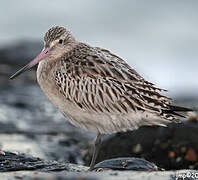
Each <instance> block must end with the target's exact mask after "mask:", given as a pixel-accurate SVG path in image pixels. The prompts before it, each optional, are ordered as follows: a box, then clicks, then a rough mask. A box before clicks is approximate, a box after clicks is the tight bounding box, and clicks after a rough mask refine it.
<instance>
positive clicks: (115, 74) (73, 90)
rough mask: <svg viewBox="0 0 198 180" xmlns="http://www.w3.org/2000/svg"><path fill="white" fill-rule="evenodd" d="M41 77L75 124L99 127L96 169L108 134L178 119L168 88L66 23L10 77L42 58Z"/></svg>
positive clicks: (49, 94)
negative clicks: (166, 92)
mask: <svg viewBox="0 0 198 180" xmlns="http://www.w3.org/2000/svg"><path fill="white" fill-rule="evenodd" d="M38 63H39V65H38V69H37V80H38V83H39V85H40V87H41V89H42V90H43V92H44V93H45V95H46V96H47V97H48V98H49V100H50V101H51V102H52V103H53V104H54V105H55V106H56V107H57V108H58V109H59V111H60V112H61V113H62V114H63V115H64V116H65V117H66V118H67V119H68V120H69V121H70V122H71V123H72V124H73V125H74V126H76V127H80V128H82V129H85V130H88V131H92V132H95V133H97V138H96V141H95V146H94V153H93V157H92V161H91V165H90V170H92V169H93V167H94V164H95V160H96V157H97V154H98V151H99V147H100V144H101V136H102V135H103V134H109V133H115V132H120V131H127V130H134V129H137V128H138V127H140V126H152V125H159V126H166V124H167V123H169V122H178V118H177V116H182V115H180V114H178V113H177V112H178V111H190V109H187V108H183V107H178V106H174V105H173V104H172V103H171V100H170V98H168V97H166V96H164V95H162V94H160V92H161V91H164V90H163V89H160V88H157V87H155V86H154V84H152V83H150V82H148V81H146V80H145V79H144V78H142V77H141V76H140V75H139V74H138V73H137V72H136V71H135V70H134V69H133V68H131V67H130V66H129V65H128V64H127V63H126V62H125V61H124V60H123V59H121V58H120V57H118V56H117V55H115V54H113V53H111V52H110V51H108V50H106V49H103V48H99V47H92V46H90V45H88V44H85V43H82V42H79V41H77V40H76V39H75V38H74V36H73V35H72V34H71V33H70V32H69V31H68V30H67V29H65V28H64V27H59V26H56V27H52V28H51V29H49V30H48V32H47V33H46V34H45V36H44V48H43V50H42V51H41V53H40V54H39V55H38V56H37V57H36V58H35V59H34V60H33V61H31V62H30V63H29V64H27V65H26V66H24V67H23V68H22V69H20V70H19V71H17V72H16V73H15V74H14V75H13V76H11V77H10V79H13V78H15V77H16V76H18V75H19V74H21V73H22V72H24V71H26V70H28V69H30V68H32V67H33V66H35V65H36V64H38Z"/></svg>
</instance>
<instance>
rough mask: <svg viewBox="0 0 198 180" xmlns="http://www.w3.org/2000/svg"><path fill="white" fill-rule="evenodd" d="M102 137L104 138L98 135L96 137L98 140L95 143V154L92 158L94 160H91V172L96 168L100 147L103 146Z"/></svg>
mask: <svg viewBox="0 0 198 180" xmlns="http://www.w3.org/2000/svg"><path fill="white" fill-rule="evenodd" d="M101 137H102V134H100V133H98V134H97V137H96V140H95V143H94V152H93V156H92V159H91V164H90V167H89V171H92V170H93V168H94V165H95V162H96V158H97V156H98V152H99V150H100V146H101V142H102V138H101Z"/></svg>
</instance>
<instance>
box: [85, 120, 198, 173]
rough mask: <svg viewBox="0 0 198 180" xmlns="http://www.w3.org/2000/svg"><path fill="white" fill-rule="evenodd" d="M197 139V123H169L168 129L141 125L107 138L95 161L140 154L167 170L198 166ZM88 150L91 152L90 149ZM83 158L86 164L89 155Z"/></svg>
mask: <svg viewBox="0 0 198 180" xmlns="http://www.w3.org/2000/svg"><path fill="white" fill-rule="evenodd" d="M197 139H198V124H195V123H190V122H185V123H183V124H170V125H169V126H168V127H167V128H165V127H141V128H139V129H138V130H136V131H133V132H126V133H117V134H115V135H114V136H109V137H108V138H106V140H104V141H103V143H102V147H101V149H100V152H99V155H98V158H97V162H101V161H104V160H106V159H110V158H117V157H139V158H144V159H146V160H148V161H150V162H153V163H155V164H156V165H157V166H159V167H161V168H164V169H166V170H172V169H189V168H190V169H198V164H197V161H196V158H197V155H198V144H197ZM89 152H90V154H91V152H92V149H91V148H90V151H89ZM192 152H193V153H192ZM87 155H88V154H87ZM89 157H91V156H89ZM84 159H85V160H86V164H88V163H89V160H90V158H89V159H88V158H87V157H86V156H85V158H84Z"/></svg>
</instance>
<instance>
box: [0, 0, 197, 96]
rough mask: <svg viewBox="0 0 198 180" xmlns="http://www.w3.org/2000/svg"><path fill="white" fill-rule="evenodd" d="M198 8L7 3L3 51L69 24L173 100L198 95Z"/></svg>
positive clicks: (134, 2) (141, 2)
mask: <svg viewBox="0 0 198 180" xmlns="http://www.w3.org/2000/svg"><path fill="white" fill-rule="evenodd" d="M197 9H198V1H196V0H190V1H186V0H166V1H158V0H150V1H146V0H126V1H124V2H123V1H122V0H117V1H114V0H108V1H105V0H102V1H97V0H86V1H79V0H73V1H65V0H59V1H49V0H42V1H39V2H35V1H33V0H30V1H26V0H20V1H12V0H7V1H3V2H1V7H0V13H1V16H0V23H1V28H0V47H5V46H7V45H12V44H15V43H18V42H21V41H24V40H25V41H34V42H35V41H38V42H41V41H42V38H43V36H44V33H45V32H46V31H47V30H48V29H49V28H50V27H52V26H54V25H60V26H65V27H67V28H68V29H69V30H70V31H71V32H72V33H73V34H74V35H75V37H76V38H77V39H78V40H80V41H83V42H86V43H89V44H91V45H93V46H100V47H103V48H107V49H110V50H111V51H112V52H114V53H116V54H117V55H119V56H120V57H122V58H124V59H125V60H126V61H127V62H128V63H129V64H130V65H131V66H132V67H134V68H136V69H137V71H138V72H139V73H140V74H141V75H142V76H143V77H145V78H146V79H147V80H150V81H151V82H154V83H155V84H156V85H157V86H160V87H162V88H165V89H169V94H170V95H171V96H176V95H179V94H182V95H183V94H185V95H186V96H191V95H193V96H196V97H197V96H198V93H197V92H198V81H197V79H196V78H197V76H198V71H197V67H198V61H197V59H198V46H197V45H198V21H197V19H198V11H197ZM34 50H35V49H34V48H33V50H32V51H33V53H35V54H36V53H38V52H39V49H38V52H35V51H34ZM29 60H30V59H27V61H29ZM1 61H2V59H0V62H1ZM13 61H14V59H13ZM16 61H17V59H16ZM15 63H19V60H18V62H15ZM9 73H10V74H12V73H13V72H9ZM26 74H27V73H26Z"/></svg>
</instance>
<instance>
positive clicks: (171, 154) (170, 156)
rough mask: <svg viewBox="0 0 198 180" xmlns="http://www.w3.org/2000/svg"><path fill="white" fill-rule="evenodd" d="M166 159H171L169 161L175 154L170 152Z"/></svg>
mask: <svg viewBox="0 0 198 180" xmlns="http://www.w3.org/2000/svg"><path fill="white" fill-rule="evenodd" d="M168 157H169V158H171V159H173V158H175V152H173V151H170V152H169V154H168Z"/></svg>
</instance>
